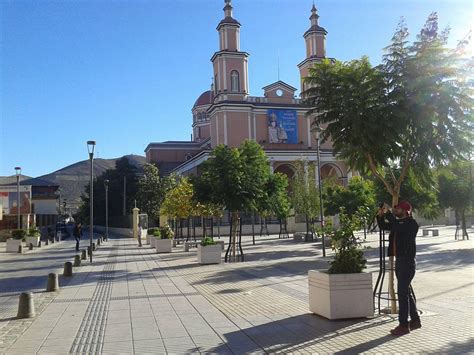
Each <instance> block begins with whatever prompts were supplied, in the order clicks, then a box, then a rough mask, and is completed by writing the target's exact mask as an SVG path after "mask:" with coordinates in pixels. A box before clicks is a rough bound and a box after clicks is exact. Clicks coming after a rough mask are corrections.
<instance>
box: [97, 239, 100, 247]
mask: <svg viewBox="0 0 474 355" xmlns="http://www.w3.org/2000/svg"><path fill="white" fill-rule="evenodd" d="M99 245H100V238H98V239H97V246H99Z"/></svg>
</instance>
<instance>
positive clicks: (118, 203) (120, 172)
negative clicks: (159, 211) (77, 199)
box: [76, 157, 138, 226]
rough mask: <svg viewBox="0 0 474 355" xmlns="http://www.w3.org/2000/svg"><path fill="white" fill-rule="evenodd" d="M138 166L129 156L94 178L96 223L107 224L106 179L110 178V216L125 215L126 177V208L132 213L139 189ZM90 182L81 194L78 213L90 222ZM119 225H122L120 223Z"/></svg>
mask: <svg viewBox="0 0 474 355" xmlns="http://www.w3.org/2000/svg"><path fill="white" fill-rule="evenodd" d="M137 172H138V171H137V168H136V167H135V166H134V165H132V164H130V162H129V161H128V158H127V157H122V158H120V159H118V160H117V161H116V162H115V169H108V170H106V171H105V172H104V173H103V174H102V175H100V176H97V177H95V178H94V223H95V224H105V188H104V181H105V180H106V179H107V180H109V192H108V198H109V216H122V215H123V198H124V195H123V186H124V179H126V196H125V198H126V201H125V202H126V203H125V210H126V212H127V211H128V213H130V211H131V209H132V208H133V206H134V205H135V199H136V197H137V191H138V178H137ZM89 195H90V184H87V185H86V187H85V192H84V193H83V194H82V195H81V200H82V203H81V206H80V207H79V211H78V213H77V215H76V217H77V219H78V220H80V221H82V222H83V223H89V208H90V207H89V206H90V198H89ZM117 226H122V225H120V224H118V225H117Z"/></svg>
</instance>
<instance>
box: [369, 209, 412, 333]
mask: <svg viewBox="0 0 474 355" xmlns="http://www.w3.org/2000/svg"><path fill="white" fill-rule="evenodd" d="M411 210H412V207H411V205H410V203H408V202H406V201H403V202H400V203H398V205H396V206H395V207H394V208H393V213H392V212H391V211H390V210H389V209H388V206H384V207H382V208H380V211H379V213H378V216H377V221H378V224H379V227H380V229H386V230H390V236H389V248H388V249H389V250H388V253H389V256H390V255H392V256H395V258H396V259H395V275H396V276H397V295H398V321H399V325H398V326H397V327H396V328H394V329H392V330H391V331H390V333H391V334H392V335H404V334H408V333H410V330H415V329H418V328H421V322H420V316H419V315H418V311H417V309H416V298H415V294H414V292H413V288H412V287H411V281H412V280H413V277H414V276H415V272H416V259H415V255H416V234H417V233H418V223H417V222H416V221H415V220H414V219H413V217H412V215H411ZM408 315H410V318H411V320H410V322H408Z"/></svg>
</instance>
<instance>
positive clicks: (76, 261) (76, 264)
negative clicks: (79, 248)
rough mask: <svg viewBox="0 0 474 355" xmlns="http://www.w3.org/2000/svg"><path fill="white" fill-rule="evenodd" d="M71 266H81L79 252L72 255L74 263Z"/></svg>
mask: <svg viewBox="0 0 474 355" xmlns="http://www.w3.org/2000/svg"><path fill="white" fill-rule="evenodd" d="M73 266H81V256H80V255H79V254H77V255H75V256H74V265H73Z"/></svg>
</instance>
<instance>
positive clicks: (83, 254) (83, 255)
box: [81, 249, 87, 260]
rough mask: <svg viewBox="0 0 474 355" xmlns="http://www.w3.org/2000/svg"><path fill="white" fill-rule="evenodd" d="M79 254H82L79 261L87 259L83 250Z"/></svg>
mask: <svg viewBox="0 0 474 355" xmlns="http://www.w3.org/2000/svg"><path fill="white" fill-rule="evenodd" d="M81 253H82V254H81V259H82V260H86V258H87V255H86V253H87V252H86V251H85V250H84V249H82V252H81Z"/></svg>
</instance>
